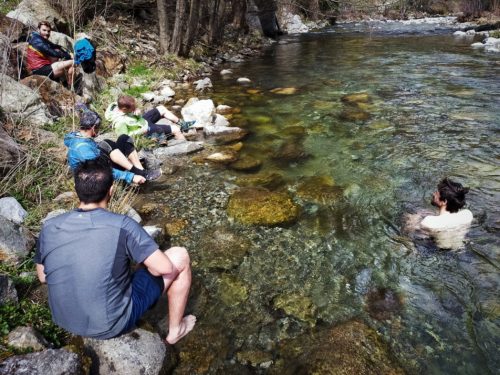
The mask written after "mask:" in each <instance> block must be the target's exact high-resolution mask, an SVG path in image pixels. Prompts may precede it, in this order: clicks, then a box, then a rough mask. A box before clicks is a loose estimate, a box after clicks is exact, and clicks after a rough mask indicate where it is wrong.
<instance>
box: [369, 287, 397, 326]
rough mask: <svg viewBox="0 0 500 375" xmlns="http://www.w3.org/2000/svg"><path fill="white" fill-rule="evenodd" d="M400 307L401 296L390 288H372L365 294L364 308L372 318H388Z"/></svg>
mask: <svg viewBox="0 0 500 375" xmlns="http://www.w3.org/2000/svg"><path fill="white" fill-rule="evenodd" d="M402 308H403V301H402V300H401V297H400V296H399V295H398V294H396V293H395V292H394V291H392V290H390V289H386V288H382V289H373V290H371V291H370V292H369V293H368V294H367V296H366V309H367V311H368V314H370V316H371V317H372V318H373V319H377V320H387V319H390V318H391V317H392V316H393V315H394V314H396V313H397V312H399V311H400V310H401V309H402Z"/></svg>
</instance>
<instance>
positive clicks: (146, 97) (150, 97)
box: [141, 92, 155, 102]
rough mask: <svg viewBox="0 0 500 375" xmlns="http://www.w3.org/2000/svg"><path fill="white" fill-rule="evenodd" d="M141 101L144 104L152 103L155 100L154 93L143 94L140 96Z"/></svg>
mask: <svg viewBox="0 0 500 375" xmlns="http://www.w3.org/2000/svg"><path fill="white" fill-rule="evenodd" d="M141 96H142V99H144V101H146V102H152V101H153V100H154V99H155V93H154V92H145V93H143V94H141Z"/></svg>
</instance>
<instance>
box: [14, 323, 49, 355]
mask: <svg viewBox="0 0 500 375" xmlns="http://www.w3.org/2000/svg"><path fill="white" fill-rule="evenodd" d="M7 343H8V344H9V345H10V346H13V347H15V348H18V349H28V348H32V349H33V350H35V351H40V350H44V349H46V348H47V347H48V346H49V343H48V342H47V340H45V338H44V337H43V336H42V335H41V334H40V333H39V332H37V331H36V330H35V329H34V328H33V327H16V328H15V329H14V330H13V331H11V332H9V336H8V339H7Z"/></svg>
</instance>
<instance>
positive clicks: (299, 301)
mask: <svg viewBox="0 0 500 375" xmlns="http://www.w3.org/2000/svg"><path fill="white" fill-rule="evenodd" d="M273 305H274V308H275V309H282V310H283V311H284V312H285V314H287V315H291V316H293V317H295V318H297V319H299V320H302V321H303V322H306V323H309V324H310V325H311V326H314V325H315V324H316V318H315V316H316V306H315V305H314V303H313V301H312V300H311V299H310V298H309V297H307V296H303V295H300V294H296V293H285V294H281V295H279V296H278V297H276V298H275V299H274V301H273Z"/></svg>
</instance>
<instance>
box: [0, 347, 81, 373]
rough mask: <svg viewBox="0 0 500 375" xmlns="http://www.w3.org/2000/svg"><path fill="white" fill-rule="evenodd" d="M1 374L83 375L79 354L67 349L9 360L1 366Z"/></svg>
mask: <svg viewBox="0 0 500 375" xmlns="http://www.w3.org/2000/svg"><path fill="white" fill-rule="evenodd" d="M0 374H19V375H21V374H26V375H47V374H50V375H68V374H71V375H83V374H84V371H83V366H82V361H81V359H80V357H79V356H78V354H76V353H72V352H69V351H67V350H65V349H57V350H56V349H48V350H44V351H42V352H37V353H30V354H26V355H16V356H13V357H9V358H7V359H6V360H5V361H4V362H3V363H2V364H1V365H0Z"/></svg>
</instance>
